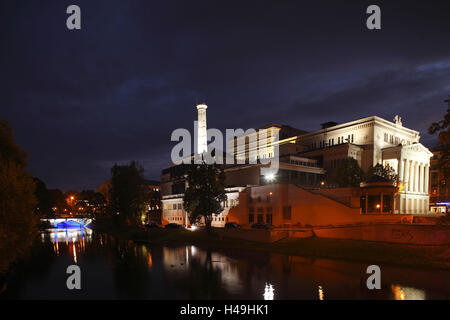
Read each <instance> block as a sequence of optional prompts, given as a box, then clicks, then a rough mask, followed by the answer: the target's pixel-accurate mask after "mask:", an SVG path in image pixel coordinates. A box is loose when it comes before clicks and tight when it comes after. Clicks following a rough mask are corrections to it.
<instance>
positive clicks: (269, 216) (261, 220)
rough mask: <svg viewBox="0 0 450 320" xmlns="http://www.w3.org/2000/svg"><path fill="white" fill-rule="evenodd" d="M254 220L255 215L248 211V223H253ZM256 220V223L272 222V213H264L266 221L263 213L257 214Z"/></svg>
mask: <svg viewBox="0 0 450 320" xmlns="http://www.w3.org/2000/svg"><path fill="white" fill-rule="evenodd" d="M254 222H255V215H254V214H253V213H250V214H249V215H248V223H254ZM256 222H258V223H264V222H265V223H267V224H272V214H266V221H264V215H263V214H257V215H256Z"/></svg>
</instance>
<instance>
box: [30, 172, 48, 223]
mask: <svg viewBox="0 0 450 320" xmlns="http://www.w3.org/2000/svg"><path fill="white" fill-rule="evenodd" d="M33 181H34V184H35V186H36V189H35V191H34V195H35V196H36V199H37V201H38V203H37V206H36V209H35V212H36V213H37V214H39V215H42V216H49V215H51V214H52V203H51V199H50V192H49V190H48V189H47V186H46V185H45V183H44V182H43V181H42V180H40V179H38V178H33Z"/></svg>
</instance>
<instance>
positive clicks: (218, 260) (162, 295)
mask: <svg viewBox="0 0 450 320" xmlns="http://www.w3.org/2000/svg"><path fill="white" fill-rule="evenodd" d="M41 237H42V238H41V241H40V242H39V243H38V244H36V246H35V247H34V249H33V251H32V253H31V254H30V256H29V257H27V258H26V259H25V260H24V261H23V262H21V263H19V264H18V265H17V266H16V267H15V268H14V272H13V273H11V274H10V276H9V278H8V285H7V289H6V291H4V292H3V294H2V295H0V298H1V299H261V300H262V299H275V300H276V299H308V300H317V299H401V300H403V299H405V300H406V299H450V272H445V271H436V270H434V271H426V270H416V269H409V268H398V267H392V266H386V265H380V267H381V282H382V284H381V287H382V288H381V290H368V289H367V287H366V279H367V277H368V276H369V275H367V274H366V269H367V266H369V265H370V264H371V263H365V264H364V263H353V262H345V261H334V260H327V259H312V258H304V257H297V256H287V255H280V254H271V253H261V252H249V251H236V250H233V251H229V252H228V251H215V250H207V249H202V248H200V247H197V246H181V247H164V246H151V245H145V244H140V243H139V244H136V243H134V242H132V241H118V240H117V239H115V238H114V237H112V236H110V235H106V234H100V233H96V232H93V231H92V230H90V229H84V230H76V229H72V230H71V229H66V230H65V229H56V230H53V231H51V232H47V233H43V234H42V236H41ZM73 264H76V265H78V266H79V267H80V269H81V290H68V289H67V286H66V280H67V278H68V277H69V276H70V275H69V274H67V273H66V269H67V267H68V266H70V265H73Z"/></svg>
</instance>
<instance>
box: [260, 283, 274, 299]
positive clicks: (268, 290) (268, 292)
mask: <svg viewBox="0 0 450 320" xmlns="http://www.w3.org/2000/svg"><path fill="white" fill-rule="evenodd" d="M274 291H275V289H274V288H273V285H271V284H270V283H266V287H265V288H264V295H263V296H264V300H273V296H274Z"/></svg>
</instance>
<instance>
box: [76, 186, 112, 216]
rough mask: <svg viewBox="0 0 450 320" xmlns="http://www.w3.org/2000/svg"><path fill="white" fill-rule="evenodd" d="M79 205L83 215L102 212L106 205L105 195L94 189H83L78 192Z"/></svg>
mask: <svg viewBox="0 0 450 320" xmlns="http://www.w3.org/2000/svg"><path fill="white" fill-rule="evenodd" d="M78 200H81V201H80V202H79V206H80V207H82V208H83V212H82V213H83V214H84V215H89V216H93V215H97V214H102V213H103V210H104V206H105V205H106V200H105V197H104V196H103V195H102V194H101V193H98V192H95V191H94V190H83V191H81V192H80V193H79V194H78Z"/></svg>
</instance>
